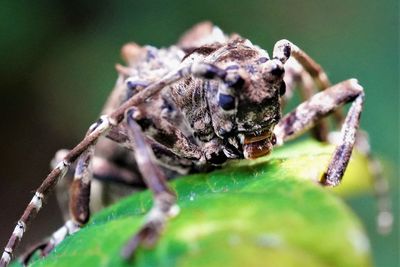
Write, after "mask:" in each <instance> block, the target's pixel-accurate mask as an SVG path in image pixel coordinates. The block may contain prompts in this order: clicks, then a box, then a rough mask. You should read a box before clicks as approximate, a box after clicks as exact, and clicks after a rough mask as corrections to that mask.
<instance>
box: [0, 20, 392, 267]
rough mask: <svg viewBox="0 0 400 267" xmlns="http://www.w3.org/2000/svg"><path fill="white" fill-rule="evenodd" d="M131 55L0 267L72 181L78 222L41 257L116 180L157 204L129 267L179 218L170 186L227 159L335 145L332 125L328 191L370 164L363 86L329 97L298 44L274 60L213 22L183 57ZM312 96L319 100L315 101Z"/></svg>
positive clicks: (383, 191)
mask: <svg viewBox="0 0 400 267" xmlns="http://www.w3.org/2000/svg"><path fill="white" fill-rule="evenodd" d="M122 55H123V58H124V60H125V61H126V63H127V66H121V65H117V66H116V68H117V71H118V73H119V78H118V80H117V83H116V86H115V88H114V90H113V91H112V93H111V95H110V97H109V99H108V101H107V103H106V105H105V107H104V109H103V111H102V114H103V115H102V116H101V117H100V119H99V120H98V121H97V122H95V123H94V124H93V125H92V126H90V128H89V130H88V131H87V134H86V136H85V138H84V139H83V140H82V141H81V142H80V143H79V144H78V145H77V146H76V147H74V148H73V149H71V150H70V151H61V152H59V153H57V155H56V158H55V162H56V163H55V164H54V168H53V170H52V171H51V172H50V174H49V175H48V176H47V177H46V178H45V180H44V181H43V182H42V184H41V185H40V187H39V188H38V189H37V190H36V193H35V194H34V196H33V198H32V200H31V202H30V203H29V205H28V206H27V208H26V209H25V211H24V213H23V215H22V216H21V218H20V219H19V221H18V223H17V225H16V227H15V229H14V231H13V233H12V235H11V238H10V239H9V241H8V243H7V245H6V247H5V249H4V252H3V254H2V257H1V262H0V266H7V265H8V263H9V262H10V260H11V258H12V255H13V251H14V250H15V249H16V247H17V245H18V243H19V242H20V241H21V238H22V236H23V234H24V232H25V231H26V229H27V227H28V225H29V224H30V223H31V221H32V220H33V218H34V217H35V216H36V215H37V213H38V212H39V210H40V209H41V208H42V204H43V202H44V200H45V199H46V198H47V197H48V195H49V194H50V192H52V191H53V190H54V188H55V187H56V184H57V182H58V181H59V180H61V179H62V178H63V177H64V176H66V177H67V178H66V180H67V181H70V192H71V193H70V202H69V211H70V219H68V220H67V221H66V223H65V224H64V226H62V227H61V228H60V229H59V230H57V231H56V232H55V233H54V234H53V235H52V236H51V238H50V239H48V240H47V241H45V242H44V243H42V244H40V245H38V246H37V247H36V248H35V249H36V250H40V251H41V253H42V255H47V254H48V253H49V252H50V251H51V250H52V249H53V248H54V247H55V246H57V245H58V244H59V243H60V242H61V241H62V240H63V239H64V238H65V237H66V236H68V235H70V234H73V233H74V232H76V231H78V230H79V229H80V228H81V227H82V226H84V225H85V224H86V223H87V222H88V220H89V198H90V187H91V180H92V178H96V179H100V180H101V179H109V180H112V181H116V182H119V183H123V184H127V185H131V186H134V187H140V186H143V185H145V186H147V187H148V188H149V189H150V190H151V191H152V192H153V196H154V203H153V207H152V209H151V210H150V212H149V213H148V214H147V217H146V221H145V223H144V224H143V225H142V226H141V228H140V230H139V231H138V232H137V233H136V234H135V235H134V236H133V237H132V238H131V239H130V241H129V242H128V243H127V244H126V246H125V247H124V248H122V255H123V257H125V258H130V257H131V256H132V255H133V254H134V253H135V250H136V249H137V248H138V246H140V245H146V246H149V245H153V244H154V243H155V242H156V241H157V240H158V239H159V237H160V233H161V232H162V229H163V228H164V227H165V224H166V221H167V219H168V218H169V217H172V216H175V215H176V214H177V213H178V211H179V209H178V207H177V205H176V203H175V202H176V195H175V193H174V192H173V191H172V190H171V189H170V188H169V186H168V184H167V182H166V181H167V179H169V178H172V177H174V176H177V175H182V174H186V173H189V172H200V171H209V170H211V169H213V168H215V167H216V166H220V165H222V164H223V163H224V162H226V161H227V160H230V159H238V158H249V159H251V158H258V157H261V156H264V155H267V154H269V153H270V152H271V150H272V148H273V147H275V146H280V145H282V144H283V143H285V142H286V141H288V140H291V139H294V138H296V137H298V136H299V135H301V134H303V133H304V132H305V131H307V130H309V129H312V133H313V136H314V137H315V138H317V139H318V140H320V141H328V132H327V126H326V122H325V121H324V120H323V119H324V118H325V117H327V116H328V115H329V114H331V113H333V114H334V115H335V120H336V122H337V123H340V124H342V126H341V133H340V134H339V135H338V137H337V138H335V143H336V148H335V150H334V152H333V155H332V158H331V160H330V163H329V165H328V167H327V169H326V171H325V172H324V174H323V175H322V177H321V179H320V183H321V184H322V185H325V186H336V185H338V184H339V183H340V181H341V179H342V176H343V174H344V172H345V170H346V167H347V164H348V162H349V159H350V156H351V153H352V150H353V147H354V146H355V145H356V146H359V147H360V149H361V150H362V151H364V153H365V154H366V155H367V156H369V157H370V153H369V147H368V142H367V141H366V138H365V136H364V135H362V134H357V130H358V127H359V120H360V115H361V111H362V106H363V102H364V90H363V88H362V87H361V86H360V85H359V84H358V82H357V80H356V79H349V80H345V81H343V82H340V83H337V84H335V85H331V83H330V81H329V79H328V77H327V75H326V73H325V71H324V70H323V69H322V68H321V66H320V65H318V64H317V63H316V62H315V61H314V60H313V59H312V58H311V57H310V56H308V55H307V54H306V53H305V52H304V51H303V50H301V49H300V48H299V47H298V46H296V45H294V44H293V43H291V42H290V41H287V40H281V41H278V42H277V43H276V44H275V46H274V49H273V54H272V57H270V56H269V55H268V53H267V52H266V51H265V50H263V49H262V48H260V47H259V46H256V45H254V44H252V43H251V42H250V41H249V40H247V39H244V38H242V37H240V36H239V35H237V34H233V35H230V36H227V35H225V34H224V33H223V32H222V31H221V30H220V29H219V28H217V27H215V26H213V25H212V24H211V23H208V22H205V23H200V24H198V25H196V26H195V27H193V28H192V29H191V30H190V31H188V32H187V33H186V34H184V35H183V37H182V38H181V39H180V41H179V42H178V43H177V45H173V46H171V47H168V48H162V49H157V48H154V47H151V46H143V47H141V46H139V45H137V44H134V43H130V44H127V45H125V46H124V47H123V49H122ZM295 88H300V90H301V95H302V96H303V98H304V102H303V103H302V104H300V105H299V106H298V107H297V108H295V109H294V110H293V111H292V112H290V113H288V114H287V115H285V116H283V117H282V116H281V106H282V105H284V104H285V102H286V101H287V100H288V99H289V98H290V96H291V95H292V93H293V92H294V90H295ZM314 88H317V89H318V90H319V91H320V92H318V93H316V94H315V95H313V91H314ZM346 103H351V106H350V108H349V110H348V112H347V115H346V116H345V118H342V115H341V112H340V109H341V107H342V106H343V105H344V104H346ZM102 137H107V138H108V139H106V138H102ZM356 137H357V138H356ZM110 140H112V141H110ZM370 158H371V157H370ZM371 166H375V168H373V170H376V171H377V169H378V167H379V165H377V162H376V161H373V160H372V158H371ZM72 177H73V178H72ZM380 177H381V176H379V175H377V178H376V181H375V184H376V191H377V192H378V193H379V195H380V196H381V197H380V200H379V206H380V214H379V216H378V224H379V226H380V227H381V229H388V228H389V227H390V224H391V213H390V211H389V206H390V203H389V201H388V198H387V185H386V184H385V180H384V179H381V178H380ZM61 184H62V183H61ZM32 253H33V252H32ZM32 253H28V256H27V257H26V258H25V263H27V262H28V261H29V257H30V255H31V254H32Z"/></svg>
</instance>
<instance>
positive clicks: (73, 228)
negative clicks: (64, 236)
mask: <svg viewBox="0 0 400 267" xmlns="http://www.w3.org/2000/svg"><path fill="white" fill-rule="evenodd" d="M65 227H67V229H68V234H70V235H72V234H74V233H76V232H78V231H79V230H80V229H81V228H80V227H79V224H77V223H75V222H73V221H72V220H68V221H66V222H65Z"/></svg>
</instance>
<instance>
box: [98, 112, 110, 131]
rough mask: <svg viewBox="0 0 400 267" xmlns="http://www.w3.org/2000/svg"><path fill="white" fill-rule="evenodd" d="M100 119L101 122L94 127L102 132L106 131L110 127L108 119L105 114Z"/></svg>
mask: <svg viewBox="0 0 400 267" xmlns="http://www.w3.org/2000/svg"><path fill="white" fill-rule="evenodd" d="M100 119H101V123H100V124H99V126H98V127H97V128H96V130H97V131H99V132H101V133H103V132H104V131H106V130H108V129H109V128H110V119H109V117H108V116H107V115H103V116H101V117H100Z"/></svg>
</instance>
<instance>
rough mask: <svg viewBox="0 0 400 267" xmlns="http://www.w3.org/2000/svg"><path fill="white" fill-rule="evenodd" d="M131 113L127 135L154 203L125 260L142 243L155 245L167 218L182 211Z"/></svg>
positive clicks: (128, 119)
mask: <svg viewBox="0 0 400 267" xmlns="http://www.w3.org/2000/svg"><path fill="white" fill-rule="evenodd" d="M132 114H133V113H132V112H129V113H128V117H127V123H128V136H129V139H130V140H131V142H132V143H133V145H134V147H135V149H134V151H135V158H136V161H137V162H138V166H139V170H140V172H141V174H142V175H143V179H144V182H145V183H146V185H147V187H148V188H149V189H150V190H151V191H152V192H153V196H154V203H153V207H152V209H151V210H150V212H149V213H148V214H147V216H146V220H145V223H144V224H143V225H142V227H141V228H140V229H139V231H138V232H137V233H136V234H135V235H134V236H133V237H132V238H131V239H130V240H129V241H128V243H127V244H126V246H125V247H124V249H123V250H122V252H121V254H122V256H123V257H124V258H126V259H129V258H131V257H132V256H133V254H134V252H135V251H136V249H137V248H138V246H139V245H144V246H146V247H150V246H153V245H154V244H155V243H156V241H157V240H158V239H159V237H160V234H161V232H162V230H163V229H164V227H165V224H166V221H167V219H168V218H169V217H171V216H175V215H176V214H177V213H178V211H179V208H178V206H176V204H175V202H176V195H175V193H174V192H173V191H172V190H171V189H170V188H169V187H168V185H167V182H166V177H165V175H164V173H163V172H162V170H161V169H160V168H159V166H158V165H157V163H156V161H155V157H154V154H153V152H152V150H151V148H150V146H149V145H148V144H147V142H146V139H145V136H144V134H143V133H142V131H141V129H140V126H139V125H138V124H137V123H136V121H135V120H134V119H133V118H132Z"/></svg>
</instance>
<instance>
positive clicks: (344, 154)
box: [274, 79, 393, 232]
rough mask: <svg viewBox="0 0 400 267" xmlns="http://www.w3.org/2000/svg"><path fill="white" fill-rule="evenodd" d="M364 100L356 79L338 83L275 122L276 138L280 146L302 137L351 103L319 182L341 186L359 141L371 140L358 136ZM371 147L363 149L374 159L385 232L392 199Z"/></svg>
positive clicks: (390, 219) (374, 171) (382, 227)
mask: <svg viewBox="0 0 400 267" xmlns="http://www.w3.org/2000/svg"><path fill="white" fill-rule="evenodd" d="M363 101H364V90H363V88H362V87H361V86H360V85H359V84H358V83H357V81H356V80H355V79H351V80H347V81H344V82H341V83H338V84H336V85H334V86H332V87H330V88H328V89H326V90H325V91H323V92H320V93H318V94H316V95H314V96H313V97H312V98H310V99H309V100H308V101H305V102H303V103H302V104H300V105H299V106H298V107H297V108H296V109H295V110H294V111H292V112H290V113H289V114H287V115H285V116H284V117H283V118H282V120H281V121H280V122H279V123H278V124H277V125H276V127H275V129H274V133H275V135H276V138H277V145H281V144H282V143H284V142H285V141H288V140H290V139H294V138H296V137H298V136H300V135H301V134H303V133H304V132H305V131H307V130H308V129H310V128H311V127H313V126H314V125H315V123H317V122H318V121H320V120H321V119H322V118H324V117H326V116H328V115H329V114H330V113H332V112H333V111H334V110H335V109H337V108H339V107H341V106H343V105H344V104H346V103H349V102H352V105H351V107H350V109H349V111H348V113H347V116H346V118H345V120H344V123H343V126H342V130H341V133H340V136H339V138H337V145H336V148H335V151H334V152H333V156H332V158H331V160H330V162H329V165H328V168H327V170H326V171H325V172H324V174H323V175H322V177H321V181H320V182H321V184H322V185H327V186H336V185H338V184H339V183H340V181H341V179H342V177H343V174H344V171H345V170H346V168H347V165H348V163H349V160H350V156H351V153H352V150H353V147H354V146H355V145H356V143H360V142H364V145H361V144H358V145H357V146H358V147H360V148H363V147H364V148H365V147H369V146H368V143H365V142H367V141H366V139H365V138H358V139H357V137H358V136H357V129H358V127H359V120H360V115H361V111H362V105H363ZM364 150H365V149H364ZM368 150H369V148H368V149H367V151H361V152H363V153H364V154H366V155H367V156H368V155H369V158H370V159H371V160H370V168H371V171H372V172H373V174H375V175H373V178H374V181H373V183H374V185H375V191H376V193H377V197H378V205H379V207H378V208H379V214H378V227H379V229H380V231H382V232H385V231H388V230H389V229H390V227H391V224H392V220H393V219H392V213H391V211H390V200H389V198H388V187H387V183H386V181H384V179H383V178H382V176H381V172H380V171H379V168H380V166H379V165H378V163H377V161H375V160H373V158H372V156H371V155H370V153H369V152H368Z"/></svg>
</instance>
